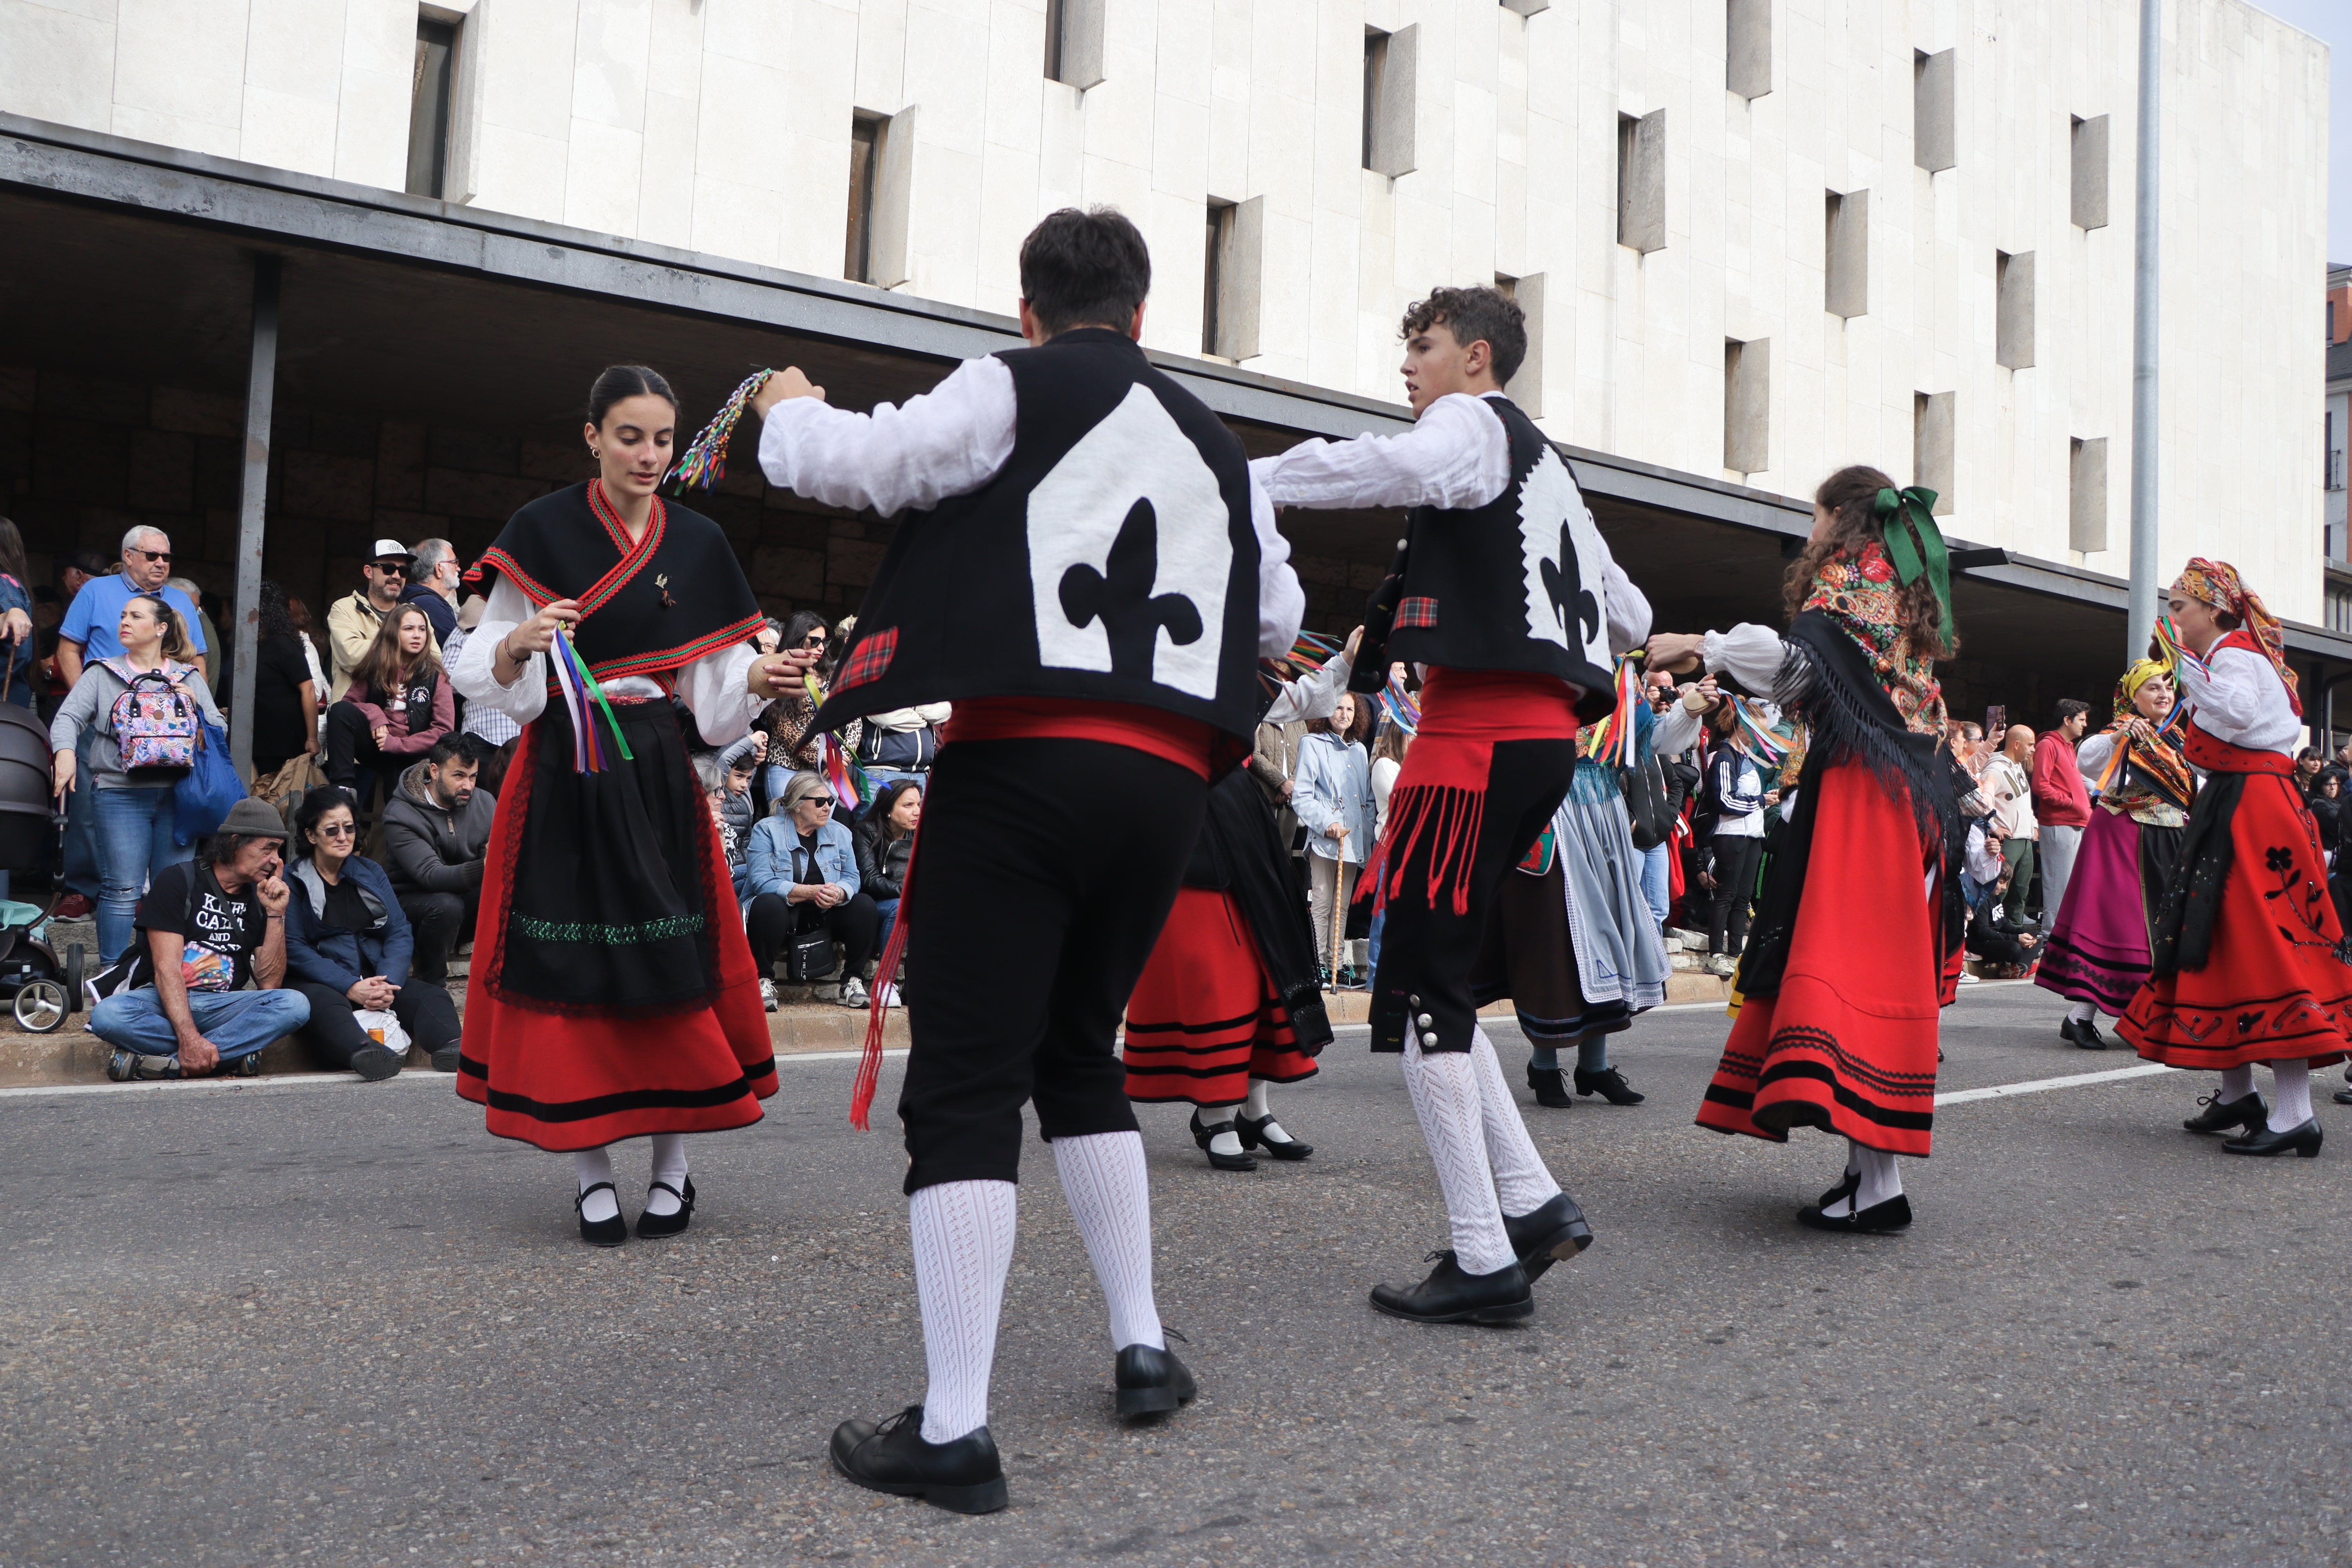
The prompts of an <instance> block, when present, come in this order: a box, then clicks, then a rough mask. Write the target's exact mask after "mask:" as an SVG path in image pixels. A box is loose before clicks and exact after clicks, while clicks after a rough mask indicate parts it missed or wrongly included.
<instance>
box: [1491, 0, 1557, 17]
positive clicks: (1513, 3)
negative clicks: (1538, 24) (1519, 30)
mask: <svg viewBox="0 0 2352 1568" xmlns="http://www.w3.org/2000/svg"><path fill="white" fill-rule="evenodd" d="M1503 9H1504V10H1506V11H1516V12H1517V13H1518V14H1519V15H1520V16H1534V15H1535V14H1536V13H1537V12H1538V11H1549V10H1550V9H1551V0H1503Z"/></svg>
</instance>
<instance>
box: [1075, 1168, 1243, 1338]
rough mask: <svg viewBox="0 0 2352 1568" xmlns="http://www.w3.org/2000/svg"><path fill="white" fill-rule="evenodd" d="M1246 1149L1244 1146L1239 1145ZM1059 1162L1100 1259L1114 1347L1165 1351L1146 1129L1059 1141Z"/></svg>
mask: <svg viewBox="0 0 2352 1568" xmlns="http://www.w3.org/2000/svg"><path fill="white" fill-rule="evenodd" d="M1234 1152H1235V1153H1237V1154H1238V1153H1239V1152H1241V1145H1240V1144H1239V1143H1235V1144H1234ZM1054 1166H1055V1169H1056V1170H1058V1171H1060V1172H1061V1173H1062V1192H1063V1194H1065V1195H1066V1196H1067V1197H1068V1198H1069V1200H1070V1217H1071V1218H1073V1219H1075V1220H1076V1221H1077V1222H1078V1235H1079V1236H1080V1237H1082V1238H1084V1240H1085V1241H1086V1244H1087V1257H1088V1258H1092V1259H1093V1260H1094V1266H1095V1278H1096V1279H1097V1280H1099V1281H1100V1282H1101V1284H1102V1293H1103V1301H1104V1304H1105V1305H1107V1306H1108V1307H1109V1309H1110V1346H1111V1349H1113V1350H1120V1351H1123V1350H1125V1349H1126V1348H1127V1347H1128V1346H1129V1345H1148V1346H1150V1348H1151V1349H1153V1350H1156V1351H1161V1350H1166V1349H1167V1348H1168V1342H1167V1340H1166V1339H1164V1338H1163V1337H1161V1335H1160V1309H1159V1307H1158V1306H1157V1305H1156V1304H1155V1303H1154V1302H1153V1300H1152V1299H1151V1184H1150V1180H1149V1178H1147V1177H1146V1176H1145V1174H1144V1168H1143V1134H1142V1133H1140V1132H1090V1133H1088V1134H1087V1135H1086V1136H1085V1137H1083V1138H1056V1139H1055V1140H1054Z"/></svg>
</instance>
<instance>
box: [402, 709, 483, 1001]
mask: <svg viewBox="0 0 2352 1568" xmlns="http://www.w3.org/2000/svg"><path fill="white" fill-rule="evenodd" d="M444 684H445V687H446V683H444ZM480 771H481V764H480V763H478V761H476V759H475V754H474V752H473V751H472V749H471V748H470V747H469V746H468V744H467V739H466V737H465V736H463V735H443V736H442V737H441V738H440V739H439V740H437V741H435V742H433V749H432V750H431V751H429V752H425V760H424V761H423V762H421V763H416V764H415V766H413V767H411V768H410V769H409V770H408V771H407V772H406V773H403V774H401V775H400V777H399V779H398V780H397V781H396V782H395V783H394V785H393V791H392V799H391V802H390V803H389V804H388V805H385V806H384V808H383V842H384V857H385V858H386V859H388V860H390V861H391V863H392V891H393V894H394V897H396V898H397V899H398V900H400V909H401V912H402V913H403V914H404V915H406V916H407V917H408V920H409V923H410V924H412V925H413V926H415V928H416V956H415V964H414V966H413V967H414V969H415V975H416V978H417V979H419V980H421V981H425V982H427V983H429V984H433V985H436V986H437V985H439V984H441V983H442V982H443V981H445V980H446V979H447V978H448V977H449V954H450V952H452V951H453V950H454V949H455V948H456V947H457V944H458V943H459V942H462V941H463V940H465V938H466V937H467V935H469V934H470V933H471V932H472V931H473V929H474V916H475V914H476V913H477V912H478V910H479V909H480V907H481V897H482V859H483V857H484V856H486V855H487V854H488V853H489V847H490V824H491V822H492V821H493V820H494V819H495V817H496V816H497V814H498V805H499V803H498V801H497V800H496V799H495V798H494V797H493V796H492V795H491V794H490V792H489V791H488V790H486V789H479V788H477V787H476V780H477V778H478V775H479V773H480Z"/></svg>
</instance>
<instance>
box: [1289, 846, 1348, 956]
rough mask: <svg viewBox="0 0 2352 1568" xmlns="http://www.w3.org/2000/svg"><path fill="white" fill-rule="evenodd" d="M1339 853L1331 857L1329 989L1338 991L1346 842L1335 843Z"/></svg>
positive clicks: (1345, 911)
mask: <svg viewBox="0 0 2352 1568" xmlns="http://www.w3.org/2000/svg"><path fill="white" fill-rule="evenodd" d="M1335 843H1336V847H1338V848H1339V851H1340V853H1339V854H1338V855H1334V856H1332V857H1331V989H1332V990H1334V991H1337V990H1339V959H1340V957H1341V954H1340V951H1339V943H1340V938H1341V934H1342V933H1343V932H1345V931H1347V929H1348V891H1347V883H1348V861H1347V858H1346V851H1347V847H1348V841H1347V840H1346V839H1344V838H1341V839H1339V840H1336V841H1335ZM1293 929H1296V928H1293Z"/></svg>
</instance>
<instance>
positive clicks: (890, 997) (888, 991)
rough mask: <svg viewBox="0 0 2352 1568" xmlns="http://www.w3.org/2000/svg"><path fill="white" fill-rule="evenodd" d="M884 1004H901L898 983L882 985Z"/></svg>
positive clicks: (894, 1005)
mask: <svg viewBox="0 0 2352 1568" xmlns="http://www.w3.org/2000/svg"><path fill="white" fill-rule="evenodd" d="M882 1005H884V1006H885V1007H896V1006H898V1005H899V1002H898V987H897V986H896V985H891V984H884V986H883V987H882Z"/></svg>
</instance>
